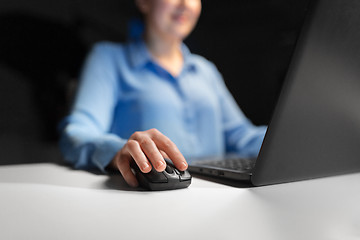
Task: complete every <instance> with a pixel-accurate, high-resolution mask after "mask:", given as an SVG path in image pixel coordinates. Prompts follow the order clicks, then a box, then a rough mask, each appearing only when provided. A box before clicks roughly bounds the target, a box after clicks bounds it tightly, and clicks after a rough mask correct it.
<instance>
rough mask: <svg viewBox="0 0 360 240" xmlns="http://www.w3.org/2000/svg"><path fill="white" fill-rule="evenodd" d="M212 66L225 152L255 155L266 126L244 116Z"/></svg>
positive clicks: (245, 155)
mask: <svg viewBox="0 0 360 240" xmlns="http://www.w3.org/2000/svg"><path fill="white" fill-rule="evenodd" d="M213 68H214V72H215V73H214V75H215V76H216V83H215V84H216V89H217V92H218V94H219V101H220V107H221V109H222V123H223V131H224V136H225V146H226V152H228V153H237V154H239V155H240V156H243V157H256V156H257V155H258V153H259V150H260V148H261V145H262V142H263V139H264V136H265V133H266V130H267V127H266V126H255V125H254V124H253V123H252V122H251V121H250V120H249V119H248V118H247V117H246V116H245V114H244V113H243V112H242V111H241V109H240V108H239V106H238V105H237V103H236V101H235V99H234V98H233V96H232V95H231V93H230V92H229V90H228V89H227V87H226V85H225V82H224V80H223V78H222V76H221V74H220V73H219V71H218V70H217V69H216V67H215V66H213Z"/></svg>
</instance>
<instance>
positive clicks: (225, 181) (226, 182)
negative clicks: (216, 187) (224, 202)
mask: <svg viewBox="0 0 360 240" xmlns="http://www.w3.org/2000/svg"><path fill="white" fill-rule="evenodd" d="M191 175H192V176H193V177H196V178H200V179H202V180H206V181H210V182H214V183H219V184H224V185H227V186H231V187H237V188H251V187H254V185H252V184H251V183H250V182H245V181H235V180H229V179H222V178H216V177H208V176H204V175H201V174H196V173H192V174H191Z"/></svg>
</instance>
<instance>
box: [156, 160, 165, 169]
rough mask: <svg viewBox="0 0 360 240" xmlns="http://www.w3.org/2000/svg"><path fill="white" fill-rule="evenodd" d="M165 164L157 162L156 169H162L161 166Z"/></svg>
mask: <svg viewBox="0 0 360 240" xmlns="http://www.w3.org/2000/svg"><path fill="white" fill-rule="evenodd" d="M164 165H165V163H164V162H163V161H159V162H157V163H156V168H162V166H164Z"/></svg>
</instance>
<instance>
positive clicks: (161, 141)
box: [152, 132, 188, 171]
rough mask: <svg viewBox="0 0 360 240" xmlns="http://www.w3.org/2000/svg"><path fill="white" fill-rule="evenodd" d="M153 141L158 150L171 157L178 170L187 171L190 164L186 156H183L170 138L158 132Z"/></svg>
mask: <svg viewBox="0 0 360 240" xmlns="http://www.w3.org/2000/svg"><path fill="white" fill-rule="evenodd" d="M152 139H153V141H154V142H155V144H156V146H157V147H158V149H159V150H162V151H164V152H165V153H166V154H167V155H168V156H169V158H170V159H171V161H172V162H173V163H174V165H175V167H176V168H177V169H179V170H180V171H185V170H186V169H187V168H188V164H187V162H186V160H185V158H184V156H183V155H182V154H181V152H180V150H179V149H178V147H177V146H176V145H175V143H173V142H172V141H171V140H170V139H169V138H168V137H166V136H165V135H163V134H162V133H160V132H158V133H156V134H154V135H153V136H152Z"/></svg>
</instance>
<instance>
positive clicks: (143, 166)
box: [142, 162, 150, 171]
mask: <svg viewBox="0 0 360 240" xmlns="http://www.w3.org/2000/svg"><path fill="white" fill-rule="evenodd" d="M149 168H150V165H149V163H147V162H144V163H142V169H143V170H144V171H146V170H147V169H149Z"/></svg>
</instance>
